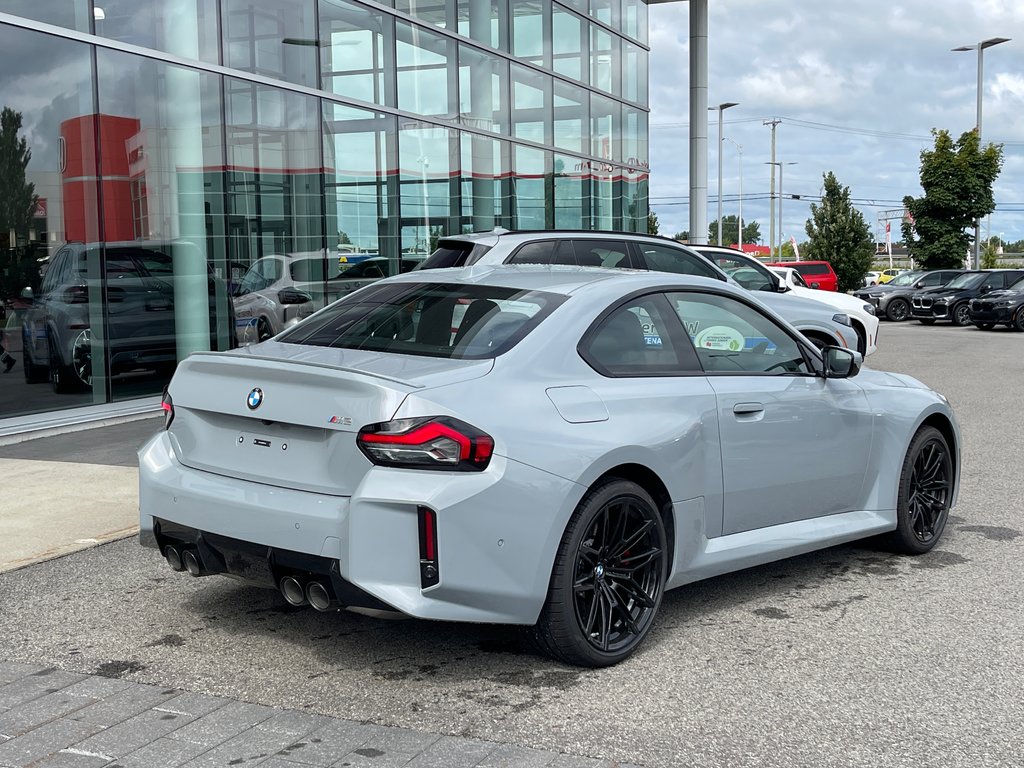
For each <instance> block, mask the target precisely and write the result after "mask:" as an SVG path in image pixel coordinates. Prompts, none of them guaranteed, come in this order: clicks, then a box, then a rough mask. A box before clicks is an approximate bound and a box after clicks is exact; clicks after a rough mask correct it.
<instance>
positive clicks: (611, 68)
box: [590, 24, 619, 94]
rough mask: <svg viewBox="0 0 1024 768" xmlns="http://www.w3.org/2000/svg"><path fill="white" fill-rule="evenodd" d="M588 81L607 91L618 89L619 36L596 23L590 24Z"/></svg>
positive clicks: (615, 91) (613, 91)
mask: <svg viewBox="0 0 1024 768" xmlns="http://www.w3.org/2000/svg"><path fill="white" fill-rule="evenodd" d="M590 57H591V58H590V82H591V83H592V84H593V85H594V86H595V87H597V88H600V89H601V90H602V91H605V92H607V93H613V94H614V93H617V92H618V89H619V38H618V37H615V36H614V35H612V34H611V33H610V32H608V31H607V30H604V29H602V28H601V27H599V26H597V25H596V24H591V26H590Z"/></svg>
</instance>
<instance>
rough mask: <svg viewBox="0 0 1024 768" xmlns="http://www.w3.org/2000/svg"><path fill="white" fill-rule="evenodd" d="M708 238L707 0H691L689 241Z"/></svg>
mask: <svg viewBox="0 0 1024 768" xmlns="http://www.w3.org/2000/svg"><path fill="white" fill-rule="evenodd" d="M707 241H708V0H690V242H691V243H707Z"/></svg>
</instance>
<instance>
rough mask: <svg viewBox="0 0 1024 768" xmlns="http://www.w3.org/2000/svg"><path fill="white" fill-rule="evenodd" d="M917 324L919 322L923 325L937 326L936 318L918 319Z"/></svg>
mask: <svg viewBox="0 0 1024 768" xmlns="http://www.w3.org/2000/svg"><path fill="white" fill-rule="evenodd" d="M917 322H919V323H920V324H921V325H935V318H934V317H919V318H917Z"/></svg>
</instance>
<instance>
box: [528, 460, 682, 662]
mask: <svg viewBox="0 0 1024 768" xmlns="http://www.w3.org/2000/svg"><path fill="white" fill-rule="evenodd" d="M636 549H639V550H640V551H639V553H636V552H634V550H636ZM667 563H668V547H667V544H666V539H665V526H664V523H663V522H662V519H661V515H660V514H659V512H658V507H657V505H656V504H655V502H654V499H652V498H651V496H650V494H648V493H647V492H646V491H645V490H644V489H643V488H641V487H640V486H638V485H636V484H635V483H631V482H628V481H626V480H609V481H608V482H606V483H602V484H600V485H598V486H595V487H594V488H592V489H590V490H589V491H588V492H587V494H586V495H585V496H584V497H583V499H582V500H581V501H580V503H579V506H578V507H577V508H576V511H575V512H574V513H573V516H572V519H571V520H570V521H569V525H568V526H567V527H566V529H565V533H564V534H563V536H562V542H561V544H560V545H559V547H558V553H557V555H556V556H555V564H554V568H553V569H552V572H551V583H550V586H549V588H548V597H547V601H546V602H545V603H544V608H543V609H542V610H541V614H540V618H539V619H538V620H537V625H536V626H535V627H534V628H533V635H534V639H535V641H536V642H537V644H538V645H539V646H540V648H541V649H542V650H543V651H544V652H546V653H548V654H549V655H551V656H553V657H555V658H556V659H559V660H561V661H564V662H566V663H568V664H575V665H578V666H584V667H607V666H610V665H612V664H617V663H618V662H620V661H622V660H623V659H625V658H627V657H628V656H629V655H630V654H632V653H633V651H635V650H636V648H637V647H638V646H639V645H640V643H641V642H642V641H643V639H644V637H646V635H647V632H648V631H649V630H650V628H651V625H652V623H653V621H654V617H655V616H656V615H657V613H658V607H659V606H660V605H661V597H662V593H663V592H664V589H665V575H666V570H667Z"/></svg>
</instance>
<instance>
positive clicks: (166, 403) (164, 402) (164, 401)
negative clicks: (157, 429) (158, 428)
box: [160, 390, 174, 429]
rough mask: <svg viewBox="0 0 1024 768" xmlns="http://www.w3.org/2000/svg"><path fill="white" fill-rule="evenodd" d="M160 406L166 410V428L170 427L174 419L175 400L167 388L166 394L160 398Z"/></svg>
mask: <svg viewBox="0 0 1024 768" xmlns="http://www.w3.org/2000/svg"><path fill="white" fill-rule="evenodd" d="M160 408H161V410H163V412H164V429H170V428H171V422H172V421H174V401H173V400H171V395H170V393H169V392H167V390H164V396H163V398H161V400H160Z"/></svg>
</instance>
